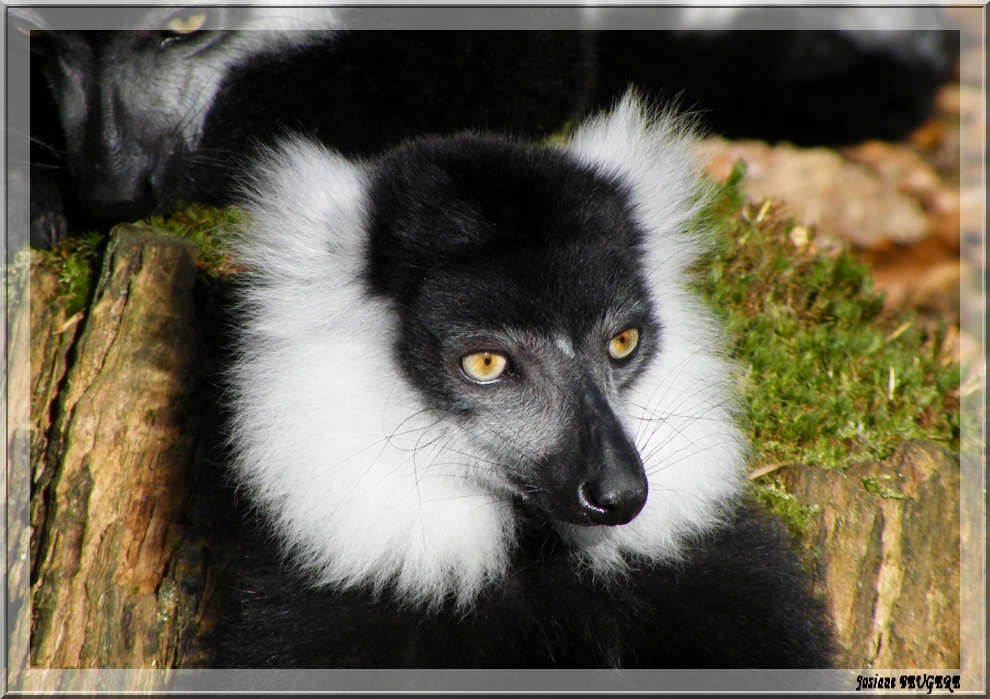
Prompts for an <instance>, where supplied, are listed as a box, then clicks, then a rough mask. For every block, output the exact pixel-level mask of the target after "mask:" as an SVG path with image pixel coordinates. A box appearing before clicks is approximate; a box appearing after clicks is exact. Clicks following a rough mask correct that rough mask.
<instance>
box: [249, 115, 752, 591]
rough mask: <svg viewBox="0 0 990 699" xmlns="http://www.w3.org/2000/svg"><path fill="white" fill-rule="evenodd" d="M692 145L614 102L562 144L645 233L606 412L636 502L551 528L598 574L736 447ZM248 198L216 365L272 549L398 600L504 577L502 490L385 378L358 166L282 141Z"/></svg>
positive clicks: (653, 532)
mask: <svg viewBox="0 0 990 699" xmlns="http://www.w3.org/2000/svg"><path fill="white" fill-rule="evenodd" d="M689 148H690V140H689V138H688V135H687V134H681V133H678V132H677V130H676V128H675V127H674V125H673V122H672V121H670V120H667V119H663V118H660V119H654V120H651V119H650V117H648V116H647V115H645V114H644V113H643V111H642V109H641V108H640V107H639V106H638V105H637V104H636V102H635V101H634V100H633V99H632V98H627V99H626V100H625V101H624V102H623V103H622V104H621V105H620V106H619V107H618V109H617V110H616V111H615V112H613V113H612V114H611V115H610V116H608V117H606V118H602V119H600V120H597V121H594V122H591V123H589V124H587V125H586V126H584V127H582V128H581V129H580V130H579V131H578V133H577V134H576V135H575V136H574V137H573V139H572V140H571V142H570V143H569V144H568V145H567V146H565V149H566V150H567V151H568V152H570V153H572V154H573V155H574V157H576V158H577V159H579V160H580V161H582V162H584V163H587V164H589V165H592V166H593V167H595V168H596V169H598V170H599V171H600V172H602V173H603V174H606V175H610V176H614V177H617V178H618V179H619V180H620V181H621V182H622V183H623V184H624V185H625V186H627V187H628V188H629V189H630V190H631V192H632V194H633V201H634V203H635V206H636V212H637V216H638V218H639V222H640V224H641V225H642V226H643V228H644V230H646V231H647V232H648V236H649V241H648V259H647V260H645V261H644V265H645V270H646V271H647V274H648V278H649V279H650V281H651V283H652V287H653V294H654V297H653V301H654V304H655V307H656V309H657V313H658V316H659V319H660V322H661V324H662V334H661V341H660V351H659V352H658V354H657V356H655V357H654V360H653V363H652V366H651V367H650V368H649V369H648V371H647V373H646V375H644V376H642V377H640V379H639V380H638V382H637V384H636V385H635V386H634V388H632V389H631V390H630V391H629V392H627V393H626V394H625V395H624V396H623V397H622V403H623V404H622V405H616V406H613V408H614V409H615V411H616V414H617V415H619V416H620V419H622V420H623V422H624V424H625V425H626V428H627V430H628V432H629V434H630V435H635V442H636V445H637V446H638V448H639V450H640V453H641V455H642V458H643V461H644V464H645V466H646V472H647V476H648V479H649V489H650V492H649V499H648V501H647V504H646V506H645V507H644V509H643V511H642V512H641V513H640V514H639V516H638V517H636V519H634V520H633V521H632V522H631V523H629V524H627V525H625V526H621V527H594V528H589V527H577V526H562V527H561V531H562V533H563V535H564V536H565V537H566V538H567V540H568V541H569V542H570V544H571V545H572V546H574V547H576V555H578V556H580V557H581V558H582V559H583V560H584V561H585V562H586V563H587V564H588V565H590V567H591V568H592V569H594V570H596V571H601V572H607V571H610V570H621V569H622V568H623V567H624V563H623V559H622V555H623V554H626V555H635V556H642V557H645V558H647V559H650V560H656V561H659V560H669V559H671V558H673V557H676V556H677V554H678V550H679V546H680V544H681V542H682V541H683V540H684V538H685V536H687V535H690V534H692V533H696V532H699V531H703V530H705V529H707V528H709V527H710V526H712V525H713V524H715V523H716V522H717V521H718V520H719V519H720V517H721V516H722V514H723V513H724V511H725V509H724V508H725V506H726V505H727V504H729V503H730V502H731V501H732V500H733V499H734V498H735V497H736V496H737V495H738V494H739V492H740V490H741V487H742V483H743V464H744V454H745V441H744V439H743V437H742V435H741V434H740V432H739V430H738V429H737V428H736V426H735V425H734V423H733V420H732V416H731V408H730V405H729V404H730V403H731V395H732V392H731V390H730V389H729V384H730V381H731V380H730V367H729V365H728V364H727V363H726V362H725V361H724V360H723V359H721V358H720V356H719V352H718V348H719V347H720V344H721V338H720V336H719V333H718V331H717V327H716V324H715V323H714V321H713V319H712V317H711V316H710V314H709V312H708V311H707V310H705V309H704V308H703V307H702V306H701V305H700V303H699V302H698V301H697V300H696V299H695V298H694V297H693V295H692V294H691V293H690V292H689V291H688V289H687V284H686V278H687V277H686V268H687V267H688V266H689V265H690V264H691V263H692V262H693V261H694V260H695V258H696V256H697V252H698V246H697V243H696V242H695V241H694V240H693V239H692V236H691V235H690V234H688V233H687V232H686V231H687V229H688V228H689V226H690V224H691V222H692V220H693V217H694V215H695V213H696V208H697V200H698V189H697V183H696V179H695V176H694V173H693V169H692V161H691V158H690V152H689ZM254 186H255V189H254V190H253V191H252V192H250V193H249V196H250V199H251V202H250V205H249V209H250V213H251V220H252V224H251V225H250V226H248V227H246V228H245V230H244V231H242V232H241V233H240V234H239V236H238V237H237V238H236V239H234V240H233V241H232V245H233V251H234V254H235V255H236V257H237V259H238V260H239V261H241V262H243V263H244V264H246V265H248V267H249V268H250V270H251V274H250V279H249V282H248V283H247V284H246V285H245V287H244V289H243V291H242V305H241V311H242V318H243V323H242V324H243V330H242V333H241V338H240V354H239V358H238V360H237V362H236V365H235V366H234V368H233V370H232V372H231V380H232V386H233V394H234V409H235V419H234V433H233V443H234V445H235V448H236V451H237V458H236V464H235V468H236V471H237V474H238V476H239V479H240V482H241V483H243V484H244V485H245V486H246V487H247V488H248V490H249V491H250V494H251V495H252V497H253V498H254V501H255V502H256V503H258V504H259V506H260V507H261V508H262V510H263V511H264V512H265V513H266V514H267V515H268V517H269V518H270V520H271V521H272V522H273V523H274V525H275V527H276V530H277V532H278V533H279V535H280V537H281V539H282V541H283V542H284V544H285V545H286V546H287V547H288V548H289V549H290V550H292V551H293V553H294V554H295V556H296V557H297V560H299V561H300V562H301V564H302V566H303V567H304V568H305V569H307V570H309V571H310V572H311V573H312V574H313V575H314V580H315V582H317V583H320V584H330V585H335V586H338V587H340V588H351V587H357V586H369V587H371V588H372V589H375V590H377V591H382V590H384V589H386V588H388V587H389V586H393V585H394V592H395V594H396V596H397V597H398V598H399V599H403V600H407V601H412V602H425V603H437V602H439V601H440V600H442V599H444V598H445V597H454V598H455V599H456V600H457V601H458V602H459V603H460V604H462V605H469V604H470V603H471V601H472V600H473V599H474V597H475V596H476V595H477V594H478V592H479V591H480V590H481V589H482V588H483V587H484V586H485V585H486V584H487V583H489V582H491V581H494V580H498V579H500V578H501V577H503V576H504V575H505V572H506V568H507V565H508V561H509V556H510V554H511V551H512V547H513V537H514V531H515V530H514V523H513V519H512V517H513V514H512V507H511V503H510V500H509V498H508V497H507V496H506V495H505V494H504V492H502V491H501V490H499V489H496V488H494V487H493V486H492V479H491V478H488V479H486V478H485V477H484V476H483V475H482V476H479V474H484V473H487V472H490V471H491V468H492V467H491V466H490V465H489V464H488V461H487V460H486V459H485V457H484V456H483V455H482V454H481V453H480V452H479V451H478V450H476V449H474V448H473V447H472V446H471V443H472V442H471V440H470V439H469V438H468V437H467V436H465V435H461V434H459V429H460V428H458V427H457V426H456V425H455V424H454V423H453V422H449V421H445V420H444V419H443V417H442V416H441V415H439V414H437V413H434V412H431V411H429V410H428V406H427V405H426V404H425V401H424V399H423V398H421V397H420V395H419V394H418V393H417V392H416V391H415V390H414V389H413V388H412V387H411V386H409V385H408V384H407V383H406V382H405V381H404V380H403V379H402V378H401V372H400V370H399V367H397V366H396V365H395V361H394V359H393V354H392V348H391V345H390V343H391V338H393V337H394V336H395V333H396V326H397V319H396V318H395V316H394V314H393V313H392V311H391V310H390V309H389V308H388V307H387V306H386V305H385V304H384V303H382V302H379V301H376V300H373V299H370V298H369V297H368V296H367V295H366V292H365V285H364V282H362V281H361V279H360V276H359V275H360V273H361V272H362V270H363V266H364V264H365V258H366V245H367V240H366V232H365V200H366V196H367V194H366V191H367V184H366V177H365V174H364V169H363V167H362V166H361V165H360V164H355V163H351V162H348V161H346V160H344V159H343V158H341V157H340V156H338V155H335V154H333V153H331V152H329V151H326V150H325V149H323V148H322V147H320V146H316V145H313V144H311V143H306V142H293V143H289V144H287V145H286V146H284V147H283V149H282V150H281V151H279V152H277V153H273V154H271V156H270V157H269V160H268V161H267V162H266V163H265V164H263V165H262V167H261V168H260V170H259V173H258V177H257V179H256V182H255V185H254Z"/></svg>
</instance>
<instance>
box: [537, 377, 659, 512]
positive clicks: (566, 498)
mask: <svg viewBox="0 0 990 699" xmlns="http://www.w3.org/2000/svg"><path fill="white" fill-rule="evenodd" d="M575 421H576V423H577V424H576V425H575V430H574V438H573V439H572V440H569V443H568V444H567V446H566V448H565V450H564V453H563V454H561V455H560V456H559V457H555V458H554V459H553V460H554V461H556V462H557V463H556V464H554V467H553V468H552V469H551V471H552V473H553V478H554V480H555V481H556V482H555V483H554V484H553V485H552V486H550V487H549V488H548V490H547V500H548V501H547V502H545V503H544V506H545V507H547V508H548V509H549V510H550V512H551V513H552V514H553V515H554V516H555V518H556V519H559V520H561V521H565V522H569V523H571V524H583V525H612V526H614V525H619V524H626V523H628V522H630V521H632V519H633V518H634V517H636V515H638V514H639V513H640V510H642V509H643V506H644V505H645V504H646V496H647V491H648V488H647V481H646V472H645V471H644V469H643V460H642V459H641V458H640V456H639V451H638V450H637V449H636V446H635V445H634V444H633V443H632V440H630V439H629V437H627V436H626V432H625V430H624V429H623V427H622V425H621V424H620V423H619V420H618V418H617V417H616V416H615V413H614V412H612V409H611V407H609V404H608V401H606V400H605V397H604V396H603V395H602V394H601V391H600V390H599V389H598V388H597V387H594V386H588V387H587V388H586V389H585V391H584V392H583V394H582V397H581V404H580V407H579V409H578V412H577V415H576V418H575Z"/></svg>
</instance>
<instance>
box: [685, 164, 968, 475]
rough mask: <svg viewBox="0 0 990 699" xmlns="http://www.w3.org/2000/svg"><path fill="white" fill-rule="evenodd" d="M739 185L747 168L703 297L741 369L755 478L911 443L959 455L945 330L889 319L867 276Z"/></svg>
mask: <svg viewBox="0 0 990 699" xmlns="http://www.w3.org/2000/svg"><path fill="white" fill-rule="evenodd" d="M743 174H744V170H743V167H742V164H741V163H740V165H738V166H737V167H736V170H735V171H734V173H733V176H732V177H731V178H730V179H729V181H728V182H727V183H726V184H725V185H724V186H721V187H720V188H718V190H717V193H716V195H715V196H714V198H713V200H712V202H711V204H710V205H709V207H708V211H707V212H706V216H707V221H708V224H709V226H710V227H711V228H713V230H714V236H713V237H714V241H715V244H714V252H713V254H712V255H711V257H710V258H709V259H708V260H706V261H705V263H704V264H703V265H702V267H701V268H700V269H699V275H698V286H699V287H700V289H701V290H702V291H703V292H704V294H705V296H706V297H707V298H708V299H709V300H710V302H711V304H712V305H713V306H714V307H715V308H716V310H717V311H718V312H719V313H721V314H722V316H723V317H724V318H725V321H726V326H727V331H728V335H729V340H730V343H731V347H732V352H733V355H734V357H735V359H736V360H737V361H738V362H739V364H740V368H741V372H742V373H741V376H740V390H741V392H742V395H743V397H744V399H745V401H744V402H745V415H744V420H745V422H746V426H747V428H748V429H749V430H750V433H751V436H752V441H753V444H754V446H755V454H754V462H753V467H754V468H761V467H772V466H773V465H777V464H807V465H813V466H817V467H822V468H827V469H832V468H846V467H848V466H850V465H852V464H854V463H861V462H867V461H876V460H881V459H885V458H887V457H889V456H890V455H891V454H892V453H893V452H894V449H895V448H896V447H897V446H898V445H899V444H902V443H904V442H905V441H908V440H914V439H924V440H928V441H931V442H935V443H937V444H939V445H941V446H943V447H945V448H946V449H947V450H949V451H950V452H952V453H958V452H959V375H960V374H959V365H958V362H957V360H956V357H955V356H954V354H953V352H952V344H951V337H950V330H949V328H948V327H947V326H946V325H945V323H944V322H932V321H931V320H929V319H925V318H921V317H919V316H916V315H914V314H912V313H901V314H888V313H885V312H884V310H883V298H882V296H881V295H879V294H877V293H874V291H873V286H872V281H871V279H870V276H869V271H868V269H867V267H866V266H865V265H863V264H860V263H858V262H857V261H856V260H854V259H853V257H852V256H851V255H850V254H848V253H847V252H845V251H841V250H840V251H821V250H817V249H816V246H815V243H814V236H813V232H812V231H808V230H806V229H804V228H803V227H800V226H798V225H796V224H795V222H794V221H793V220H788V219H784V218H782V217H781V216H780V215H779V213H778V211H777V208H776V207H775V206H774V205H773V203H772V202H770V201H766V202H761V203H758V204H753V203H751V202H747V201H746V199H745V197H744V196H743V194H742V192H741V191H740V189H739V185H740V182H741V180H742V176H743Z"/></svg>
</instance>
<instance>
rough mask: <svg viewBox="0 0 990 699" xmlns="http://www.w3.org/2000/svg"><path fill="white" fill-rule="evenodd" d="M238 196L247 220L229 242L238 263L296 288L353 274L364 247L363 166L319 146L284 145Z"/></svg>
mask: <svg viewBox="0 0 990 699" xmlns="http://www.w3.org/2000/svg"><path fill="white" fill-rule="evenodd" d="M241 194H242V200H243V201H244V205H245V208H246V209H247V211H248V215H249V219H250V220H249V222H248V224H247V225H246V226H244V227H243V228H242V230H241V231H239V233H238V236H237V239H236V241H235V245H234V247H235V249H236V260H237V262H238V263H240V264H244V265H247V266H248V267H249V268H250V269H251V270H252V271H254V272H256V273H260V274H262V275H263V276H264V275H268V276H274V277H278V278H282V279H284V278H291V279H294V280H295V281H304V279H305V277H307V276H309V275H312V277H313V279H312V280H313V281H318V280H320V279H327V278H331V277H333V276H334V274H335V273H343V272H354V271H355V270H351V269H350V267H351V266H353V265H354V264H355V263H356V261H357V258H358V257H360V255H361V253H362V252H363V248H364V246H365V244H366V232H365V226H364V222H365V209H366V199H367V177H366V171H365V168H364V167H363V166H362V165H360V164H357V163H354V162H351V161H349V160H347V159H346V158H344V157H343V156H341V155H340V154H338V153H336V152H334V151H331V150H329V149H327V148H325V147H324V146H322V145H319V144H317V143H314V142H311V141H307V140H304V139H295V140H287V141H284V142H283V143H281V144H280V145H279V146H277V147H275V148H272V149H268V150H266V151H264V152H263V153H262V154H261V155H260V156H259V158H258V160H257V161H256V164H255V167H254V170H253V172H252V176H251V177H250V179H248V180H247V181H246V182H245V184H244V185H243V187H242V190H241ZM341 266H343V267H341Z"/></svg>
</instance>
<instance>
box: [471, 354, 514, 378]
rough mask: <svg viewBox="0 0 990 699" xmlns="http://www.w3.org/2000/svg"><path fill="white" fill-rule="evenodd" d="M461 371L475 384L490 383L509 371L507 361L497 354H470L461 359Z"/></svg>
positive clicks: (504, 357)
mask: <svg viewBox="0 0 990 699" xmlns="http://www.w3.org/2000/svg"><path fill="white" fill-rule="evenodd" d="M461 369H463V370H464V373H465V375H467V377H468V378H469V379H471V380H472V381H474V382H476V383H491V382H492V381H495V380H497V379H498V378H499V377H501V376H502V375H503V374H505V372H507V371H508V370H509V359H508V357H506V356H505V355H504V354H499V353H498V352H488V351H484V352H472V353H471V354H466V355H464V357H462V358H461Z"/></svg>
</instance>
